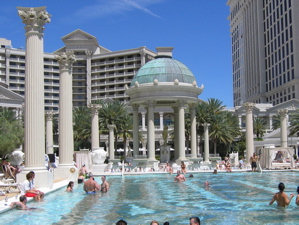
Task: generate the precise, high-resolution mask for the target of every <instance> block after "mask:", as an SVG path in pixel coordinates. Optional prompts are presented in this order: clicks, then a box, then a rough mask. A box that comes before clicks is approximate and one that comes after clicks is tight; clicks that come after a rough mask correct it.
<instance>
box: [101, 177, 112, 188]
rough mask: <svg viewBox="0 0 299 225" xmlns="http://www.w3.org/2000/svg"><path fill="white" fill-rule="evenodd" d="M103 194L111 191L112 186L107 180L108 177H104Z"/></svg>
mask: <svg viewBox="0 0 299 225" xmlns="http://www.w3.org/2000/svg"><path fill="white" fill-rule="evenodd" d="M101 179H102V184H101V192H107V191H109V188H110V185H109V183H108V182H107V180H106V176H102V178H101Z"/></svg>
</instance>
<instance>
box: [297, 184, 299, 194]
mask: <svg viewBox="0 0 299 225" xmlns="http://www.w3.org/2000/svg"><path fill="white" fill-rule="evenodd" d="M297 193H298V194H299V186H298V187H297Z"/></svg>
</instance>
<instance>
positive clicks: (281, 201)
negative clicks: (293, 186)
mask: <svg viewBox="0 0 299 225" xmlns="http://www.w3.org/2000/svg"><path fill="white" fill-rule="evenodd" d="M278 189H279V192H277V193H276V194H274V196H273V198H272V200H271V202H270V203H269V205H272V204H273V202H275V201H276V202H277V206H281V207H286V206H288V205H289V204H290V202H291V200H292V198H293V197H294V195H293V194H290V199H289V198H288V196H287V195H286V193H284V192H283V191H284V189H285V186H284V183H279V185H278Z"/></svg>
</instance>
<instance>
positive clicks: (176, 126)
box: [173, 107, 179, 160]
mask: <svg viewBox="0 0 299 225" xmlns="http://www.w3.org/2000/svg"><path fill="white" fill-rule="evenodd" d="M173 114H174V158H175V160H177V159H178V158H179V114H178V107H173Z"/></svg>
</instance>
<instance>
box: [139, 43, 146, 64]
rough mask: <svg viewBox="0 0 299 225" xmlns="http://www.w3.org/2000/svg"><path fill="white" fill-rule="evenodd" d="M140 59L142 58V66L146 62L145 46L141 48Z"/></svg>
mask: <svg viewBox="0 0 299 225" xmlns="http://www.w3.org/2000/svg"><path fill="white" fill-rule="evenodd" d="M140 60H141V66H143V65H144V64H145V48H144V47H142V48H141V49H140Z"/></svg>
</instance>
